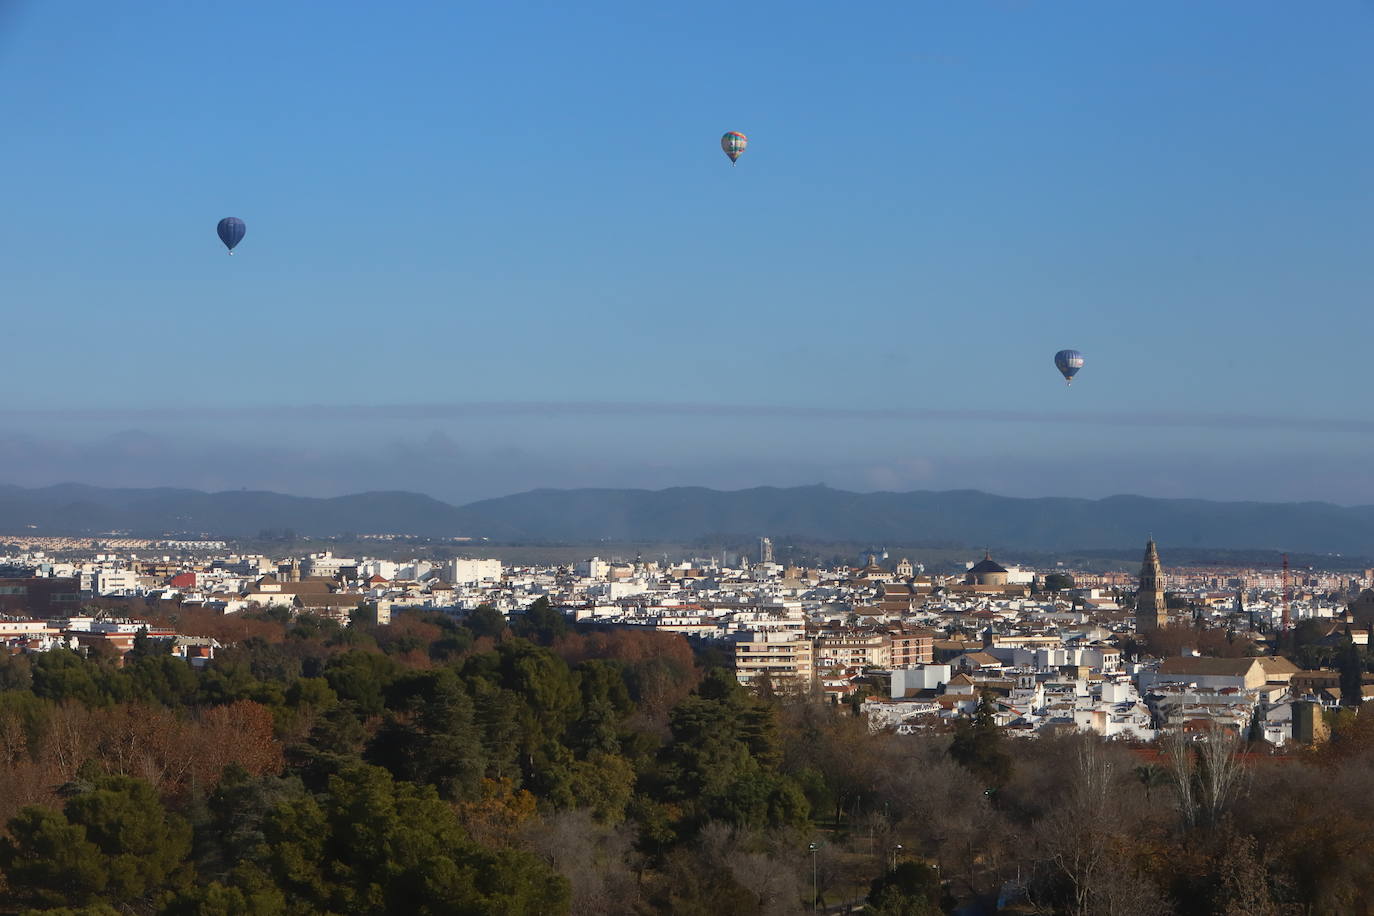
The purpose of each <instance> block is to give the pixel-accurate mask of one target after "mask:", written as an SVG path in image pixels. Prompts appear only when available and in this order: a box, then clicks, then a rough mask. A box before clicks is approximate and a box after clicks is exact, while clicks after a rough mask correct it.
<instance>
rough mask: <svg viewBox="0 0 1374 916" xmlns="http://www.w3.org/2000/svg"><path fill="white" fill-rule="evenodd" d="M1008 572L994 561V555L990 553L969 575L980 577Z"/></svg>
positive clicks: (984, 556) (985, 555)
mask: <svg viewBox="0 0 1374 916" xmlns="http://www.w3.org/2000/svg"><path fill="white" fill-rule="evenodd" d="M1006 571H1007V568H1006V567H1005V566H1003V565H1002V564H1001V563H998V562H997V561H996V560H994V559H993V558H992V553H991V552H988V553H986V554H984V555H983V559H982V560H981V561H979V563H978V565H976V566H974V567H973V568H972V569H970V570H969V573H970V574H971V575H975V576H980V575H985V574H987V573H1004V572H1006Z"/></svg>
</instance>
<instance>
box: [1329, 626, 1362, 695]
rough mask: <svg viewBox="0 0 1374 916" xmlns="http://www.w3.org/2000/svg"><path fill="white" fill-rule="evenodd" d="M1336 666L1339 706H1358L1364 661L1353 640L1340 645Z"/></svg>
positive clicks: (1347, 640)
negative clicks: (1337, 671)
mask: <svg viewBox="0 0 1374 916" xmlns="http://www.w3.org/2000/svg"><path fill="white" fill-rule="evenodd" d="M1336 666H1337V668H1338V669H1339V671H1340V675H1341V705H1342V706H1359V705H1360V703H1361V701H1362V700H1363V696H1362V690H1363V683H1364V659H1363V658H1361V657H1360V649H1359V647H1358V646H1356V645H1355V643H1354V641H1353V640H1350V639H1346V641H1345V642H1344V643H1343V644H1342V645H1341V649H1340V653H1339V654H1338V655H1337V656H1336Z"/></svg>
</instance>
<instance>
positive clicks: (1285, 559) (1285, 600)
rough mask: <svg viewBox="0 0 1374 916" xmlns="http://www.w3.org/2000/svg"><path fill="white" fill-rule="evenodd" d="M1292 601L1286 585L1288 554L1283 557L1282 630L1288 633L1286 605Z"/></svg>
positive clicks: (1290, 590) (1291, 594)
mask: <svg viewBox="0 0 1374 916" xmlns="http://www.w3.org/2000/svg"><path fill="white" fill-rule="evenodd" d="M1292 600H1293V590H1292V588H1291V587H1290V586H1289V584H1288V554H1286V553H1285V554H1284V555H1283V629H1284V632H1287V631H1288V627H1289V625H1290V624H1291V622H1292V621H1291V619H1290V617H1289V610H1288V605H1289V602H1291V601H1292Z"/></svg>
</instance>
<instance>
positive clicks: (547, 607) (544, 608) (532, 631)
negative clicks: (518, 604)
mask: <svg viewBox="0 0 1374 916" xmlns="http://www.w3.org/2000/svg"><path fill="white" fill-rule="evenodd" d="M514 629H515V633H516V635H518V636H523V637H525V638H527V639H532V640H534V641H535V642H538V643H540V644H541V645H545V646H548V645H552V644H553V643H554V641H555V640H557V639H558V638H559V637H560V636H563V635H565V634H566V633H567V632H568V618H567V617H566V616H565V615H564V614H563V612H562V611H560V610H558V609H557V608H555V607H554V606H553V605H552V604H550V603H549V599H548V598H546V597H544V596H543V595H540V596H539V597H538V598H536V599H535V600H534V603H533V604H531V605H530V606H529V607H527V608H526V609H525V613H524V615H523V616H522V617H520V618H519V619H518V620H517V621H516V626H515V628H514Z"/></svg>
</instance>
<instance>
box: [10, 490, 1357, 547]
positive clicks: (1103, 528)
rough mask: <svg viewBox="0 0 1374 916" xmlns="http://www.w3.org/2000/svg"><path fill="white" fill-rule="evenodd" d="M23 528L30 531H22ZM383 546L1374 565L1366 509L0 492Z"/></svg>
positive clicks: (140, 520) (714, 496) (63, 520)
mask: <svg viewBox="0 0 1374 916" xmlns="http://www.w3.org/2000/svg"><path fill="white" fill-rule="evenodd" d="M29 526H33V527H29ZM287 528H290V529H293V530H294V531H296V532H298V533H300V534H306V535H314V536H328V535H339V534H344V533H349V532H352V533H364V534H367V533H397V534H416V535H423V536H430V537H448V536H460V535H462V536H469V537H488V538H491V539H492V540H502V541H526V542H565V543H566V542H570V543H593V542H596V541H600V540H613V541H643V542H649V541H678V542H684V541H693V540H696V539H698V538H702V537H709V536H720V535H725V536H736V537H739V536H744V537H754V536H757V535H764V534H767V535H771V536H773V537H774V538H775V540H776V539H777V538H783V537H795V538H811V539H816V540H824V541H841V540H851V541H865V542H868V541H871V542H873V543H892V544H909V545H917V544H931V545H946V546H967V547H978V546H982V545H989V546H992V547H994V548H998V549H1022V550H1041V551H1055V550H1072V549H1078V548H1098V549H1111V548H1137V547H1139V546H1140V545H1141V543H1143V541H1144V540H1145V538H1146V537H1147V536H1149V535H1151V534H1153V535H1154V537H1155V538H1156V539H1157V540H1159V541H1160V543H1161V544H1168V545H1172V546H1175V547H1208V548H1223V549H1269V550H1289V551H1306V552H1309V553H1318V554H1324V553H1344V554H1347V555H1350V554H1354V555H1364V556H1374V507H1371V506H1358V507H1353V508H1347V507H1341V506H1335V505H1332V504H1330V503H1257V502H1210V501H1207V500H1195V499H1151V498H1147V497H1142V496H1113V497H1109V498H1107V499H1098V500H1092V499H1068V498H1058V497H1055V498H1043V499H1015V498H1011V497H1005V496H993V495H991V494H988V493H981V492H978V491H975V490H951V491H947V492H930V491H915V492H910V493H850V492H846V491H844V490H833V489H830V488H828V487H824V486H814V487H793V488H788V489H779V488H775V487H758V488H755V489H750V490H735V491H728V492H727V491H721V490H710V489H705V488H701V487H677V488H672V489H667V490H593V489H585V490H532V491H530V492H527V493H518V494H515V495H513V496H503V497H500V498H497V499H487V500H482V501H480V502H475V503H471V504H469V505H466V506H461V507H459V506H452V505H449V504H448V503H445V502H441V501H439V500H437V499H432V498H430V497H428V496H422V495H420V494H417V493H407V492H376V493H360V494H357V495H353V496H340V497H335V498H332V499H313V498H308V497H299V496H285V495H282V494H279V493H268V492H262V491H249V490H229V491H225V492H221V493H202V492H200V491H197V490H177V489H143V490H140V489H102V488H100V487H87V486H81V485H77V484H62V485H58V486H53V487H43V488H40V489H24V488H22V487H13V486H0V534H3V533H14V534H18V533H22V532H25V531H28V532H30V533H33V534H92V533H98V532H104V531H116V530H117V531H128V532H129V533H131V534H135V535H160V534H172V533H200V532H204V533H207V534H213V535H218V536H224V537H251V536H254V535H256V534H258V533H259V532H261V531H263V530H264V529H287Z"/></svg>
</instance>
